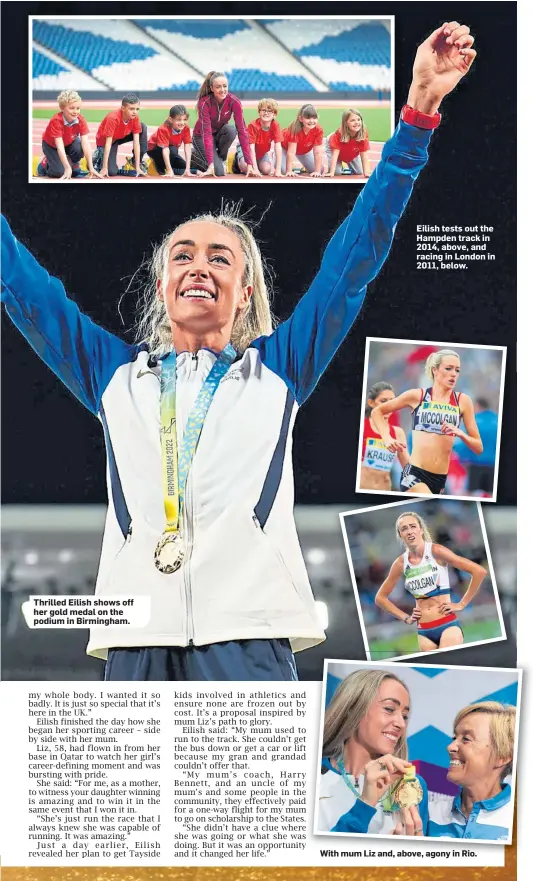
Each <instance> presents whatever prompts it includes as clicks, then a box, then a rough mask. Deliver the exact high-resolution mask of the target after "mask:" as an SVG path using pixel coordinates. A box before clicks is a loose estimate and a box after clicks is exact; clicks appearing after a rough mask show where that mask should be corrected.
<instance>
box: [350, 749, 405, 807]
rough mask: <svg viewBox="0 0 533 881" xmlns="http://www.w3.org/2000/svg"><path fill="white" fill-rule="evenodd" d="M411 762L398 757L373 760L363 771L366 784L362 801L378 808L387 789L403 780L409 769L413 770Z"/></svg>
mask: <svg viewBox="0 0 533 881" xmlns="http://www.w3.org/2000/svg"><path fill="white" fill-rule="evenodd" d="M411 767H412V765H411V763H410V762H406V761H404V759H399V758H398V757H397V756H391V755H386V756H381V757H380V758H379V759H372V761H371V762H368V763H367V764H366V765H365V767H364V770H363V773H364V776H365V782H364V784H363V791H362V793H361V799H362V800H363V801H364V802H366V804H367V805H371V806H372V807H373V808H375V807H376V805H377V803H378V801H379V800H380V798H382V796H383V795H385V793H386V791H387V789H389V787H390V786H391V785H392V784H393V783H396V781H397V780H399V779H400V778H402V777H403V776H404V775H405V773H406V771H407V769H408V768H411Z"/></svg>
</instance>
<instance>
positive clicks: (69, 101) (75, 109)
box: [37, 89, 100, 180]
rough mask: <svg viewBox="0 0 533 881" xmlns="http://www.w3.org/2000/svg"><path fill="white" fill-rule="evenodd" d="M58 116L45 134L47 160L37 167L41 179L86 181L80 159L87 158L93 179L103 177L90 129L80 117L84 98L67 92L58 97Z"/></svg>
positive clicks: (44, 145)
mask: <svg viewBox="0 0 533 881" xmlns="http://www.w3.org/2000/svg"><path fill="white" fill-rule="evenodd" d="M57 103H58V104H59V113H56V114H55V116H53V117H52V119H51V120H50V122H49V123H48V125H47V126H46V128H45V130H44V134H43V153H44V156H43V158H42V159H41V161H40V162H39V165H38V166H37V174H38V175H39V177H53V178H57V179H59V180H69V179H70V178H71V177H74V178H76V177H85V176H86V175H87V172H85V171H82V170H81V169H80V159H81V158H82V156H85V160H86V162H87V168H88V169H89V174H90V176H91V177H100V175H99V174H98V172H97V171H95V169H94V167H93V160H92V151H91V145H90V143H89V127H88V125H87V122H86V120H85V119H84V117H83V116H82V115H81V113H80V105H81V98H80V96H79V95H78V93H77V92H74V91H72V90H71V89H66V90H65V91H64V92H61V94H60V95H58V96H57Z"/></svg>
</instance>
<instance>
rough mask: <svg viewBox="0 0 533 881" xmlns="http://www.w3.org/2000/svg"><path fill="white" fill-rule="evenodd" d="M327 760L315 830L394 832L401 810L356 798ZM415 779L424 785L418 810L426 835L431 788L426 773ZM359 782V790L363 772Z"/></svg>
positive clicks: (319, 792)
mask: <svg viewBox="0 0 533 881" xmlns="http://www.w3.org/2000/svg"><path fill="white" fill-rule="evenodd" d="M324 764H325V765H326V767H327V768H328V771H326V773H325V774H321V776H320V783H319V789H318V811H317V819H316V831H317V832H353V833H366V834H367V835H393V834H394V829H395V827H396V824H397V822H398V820H399V819H400V816H401V814H400V813H399V811H397V810H395V811H385V810H383V804H382V803H381V802H378V804H377V805H376V807H372V805H368V804H367V803H366V802H364V801H362V800H361V799H360V798H357V796H356V795H355V794H354V793H353V792H352V790H351V789H350V787H349V786H347V784H346V782H345V780H344V779H343V777H342V775H341V774H340V773H339V772H338V771H337V770H336V768H334V767H333V765H332V764H331V762H330V761H329V759H326V760H325V761H324ZM349 779H350V780H351V781H352V784H354V785H355V782H356V781H355V778H354V777H352V776H350V775H349ZM416 779H417V780H418V782H419V783H420V786H421V788H422V800H421V802H420V804H419V805H418V812H419V815H420V820H421V823H422V829H423V830H424V835H427V834H428V832H427V827H428V788H427V785H426V781H425V780H424V778H423V777H419V775H418V774H417V775H416ZM357 782H358V785H359V792H362V791H363V786H364V782H365V778H364V774H361V776H360V777H359V780H358V781H357Z"/></svg>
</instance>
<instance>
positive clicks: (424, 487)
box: [372, 349, 483, 495]
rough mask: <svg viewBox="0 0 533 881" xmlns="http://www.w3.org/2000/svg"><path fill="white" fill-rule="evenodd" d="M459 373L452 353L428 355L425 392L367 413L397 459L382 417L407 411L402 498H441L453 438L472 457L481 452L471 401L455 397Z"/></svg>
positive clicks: (398, 448) (397, 443)
mask: <svg viewBox="0 0 533 881" xmlns="http://www.w3.org/2000/svg"><path fill="white" fill-rule="evenodd" d="M460 373H461V359H460V357H459V355H458V354H457V352H454V351H453V350H452V349H441V350H440V351H439V352H432V353H431V355H430V356H429V358H428V359H427V361H426V376H427V377H428V379H430V380H431V386H430V387H429V388H426V389H423V388H421V389H409V391H407V392H403V393H402V394H401V395H398V397H397V398H393V399H392V400H391V401H386V402H385V403H383V404H379V406H377V407H374V410H373V411H372V418H373V420H374V425H375V427H376V431H377V432H378V434H380V435H381V437H382V439H383V441H384V443H385V446H386V447H387V449H388V450H389V451H390V452H397V453H402V452H404V451H405V444H404V443H403V442H402V441H401V440H399V439H398V438H394V437H393V436H392V434H391V430H390V426H389V425H388V423H387V416H390V414H391V413H396V412H397V411H398V410H403V409H404V408H406V407H408V408H409V409H410V410H411V413H412V420H413V427H412V433H411V440H412V442H413V449H412V451H411V457H410V461H409V462H408V463H407V464H406V465H405V466H404V469H403V472H402V477H401V480H400V489H401V490H402V492H408V493H416V494H417V495H440V494H441V493H444V492H445V490H446V478H447V476H448V469H449V467H450V459H451V455H452V447H453V441H454V438H456V437H459V438H461V440H462V441H463V442H464V443H465V444H466V445H467V447H468V448H469V449H470V450H472V452H474V453H477V455H480V454H481V453H482V452H483V442H482V440H481V436H480V434H479V429H478V427H477V423H476V417H475V415H474V404H473V402H472V398H470V397H469V395H466V394H464V392H457V391H456V387H457V384H458V382H459V376H460ZM461 422H464V426H465V429H466V431H463V430H462V428H461V427H460V426H461Z"/></svg>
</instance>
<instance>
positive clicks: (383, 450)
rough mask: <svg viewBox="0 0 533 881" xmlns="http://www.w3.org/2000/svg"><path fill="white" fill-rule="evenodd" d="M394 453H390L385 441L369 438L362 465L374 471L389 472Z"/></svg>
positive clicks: (394, 456)
mask: <svg viewBox="0 0 533 881" xmlns="http://www.w3.org/2000/svg"><path fill="white" fill-rule="evenodd" d="M395 458H396V453H391V451H390V450H388V449H387V447H386V446H385V441H383V440H381V438H377V437H369V438H367V441H366V448H365V455H364V458H363V465H365V466H366V467H367V468H372V469H373V470H374V471H390V470H391V468H392V465H393V462H394V460H395Z"/></svg>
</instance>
